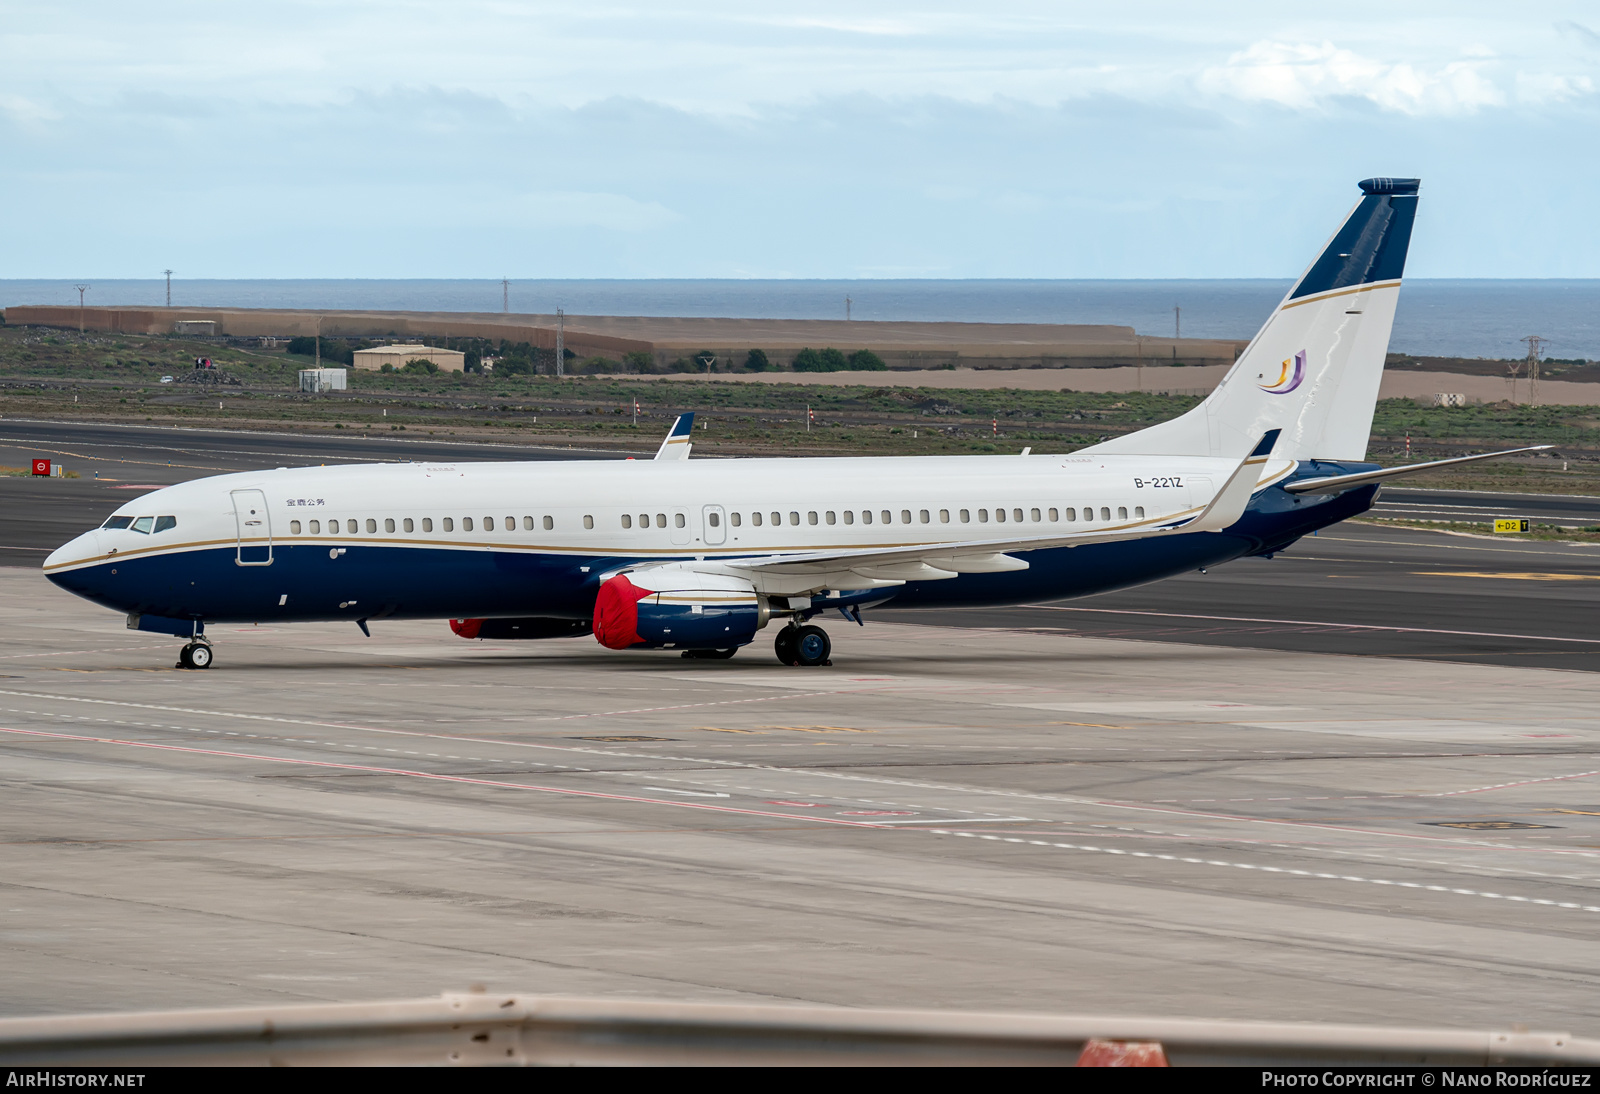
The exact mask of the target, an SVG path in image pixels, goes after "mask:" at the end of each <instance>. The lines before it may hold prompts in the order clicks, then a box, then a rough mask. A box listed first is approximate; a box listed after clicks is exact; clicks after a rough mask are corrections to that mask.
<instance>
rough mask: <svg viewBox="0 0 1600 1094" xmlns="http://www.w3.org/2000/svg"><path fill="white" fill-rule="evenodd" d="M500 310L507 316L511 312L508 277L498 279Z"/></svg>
mask: <svg viewBox="0 0 1600 1094" xmlns="http://www.w3.org/2000/svg"><path fill="white" fill-rule="evenodd" d="M500 310H501V311H502V312H504V313H507V314H509V313H510V311H511V279H510V278H509V277H502V278H501V279H500Z"/></svg>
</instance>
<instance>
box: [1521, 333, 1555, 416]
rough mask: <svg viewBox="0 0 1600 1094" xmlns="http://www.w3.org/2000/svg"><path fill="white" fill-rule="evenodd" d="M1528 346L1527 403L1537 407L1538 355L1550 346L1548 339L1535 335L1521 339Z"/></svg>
mask: <svg viewBox="0 0 1600 1094" xmlns="http://www.w3.org/2000/svg"><path fill="white" fill-rule="evenodd" d="M1522 341H1524V342H1526V343H1527V344H1528V402H1529V403H1531V404H1532V405H1534V406H1538V405H1539V354H1540V352H1541V351H1542V350H1543V349H1544V347H1545V346H1547V345H1549V344H1550V340H1549V339H1548V338H1543V337H1540V336H1539V335H1537V334H1530V335H1528V337H1526V338H1524V339H1522Z"/></svg>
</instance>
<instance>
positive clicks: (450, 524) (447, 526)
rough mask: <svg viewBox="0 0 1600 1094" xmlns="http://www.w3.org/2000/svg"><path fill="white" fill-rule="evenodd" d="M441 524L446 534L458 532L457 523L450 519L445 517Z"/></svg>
mask: <svg viewBox="0 0 1600 1094" xmlns="http://www.w3.org/2000/svg"><path fill="white" fill-rule="evenodd" d="M439 523H440V525H441V526H442V527H443V528H444V530H445V531H446V532H454V531H455V530H456V522H455V521H454V520H453V519H452V518H450V517H445V518H444V519H443V520H441V521H440V522H439Z"/></svg>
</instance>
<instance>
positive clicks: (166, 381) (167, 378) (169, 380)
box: [161, 376, 172, 384]
mask: <svg viewBox="0 0 1600 1094" xmlns="http://www.w3.org/2000/svg"><path fill="white" fill-rule="evenodd" d="M161 382H162V383H163V384H170V383H172V377H170V376H163V377H161Z"/></svg>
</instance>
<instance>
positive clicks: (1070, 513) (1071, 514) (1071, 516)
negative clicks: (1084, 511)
mask: <svg viewBox="0 0 1600 1094" xmlns="http://www.w3.org/2000/svg"><path fill="white" fill-rule="evenodd" d="M1066 514H1067V519H1068V520H1077V519H1078V511H1077V510H1076V509H1074V508H1072V507H1071V506H1070V505H1069V506H1067V508H1066Z"/></svg>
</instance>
